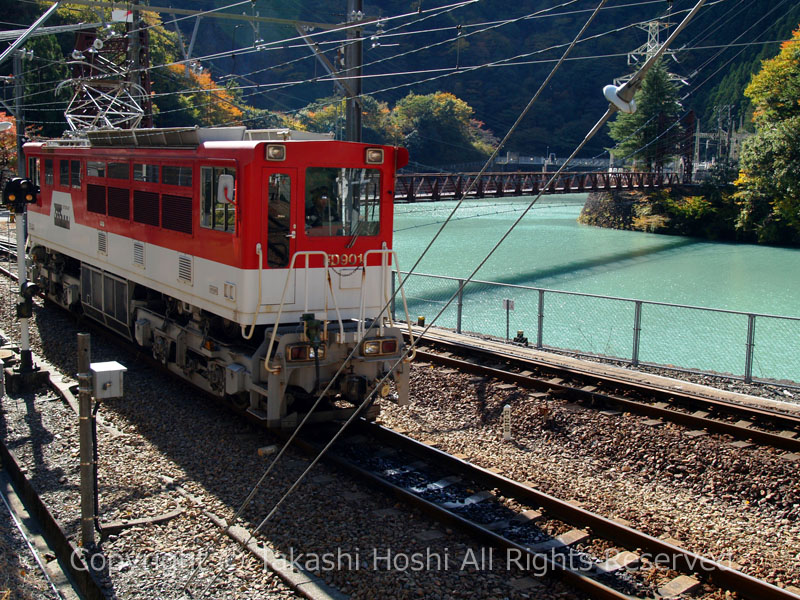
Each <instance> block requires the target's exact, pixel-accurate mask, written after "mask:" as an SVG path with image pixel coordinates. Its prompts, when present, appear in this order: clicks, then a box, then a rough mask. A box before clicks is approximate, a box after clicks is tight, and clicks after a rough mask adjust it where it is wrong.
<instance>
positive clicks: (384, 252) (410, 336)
mask: <svg viewBox="0 0 800 600" xmlns="http://www.w3.org/2000/svg"><path fill="white" fill-rule="evenodd" d="M370 254H380V255H381V277H382V279H383V300H384V302H385V303H387V304H388V303H389V295H388V293H387V290H386V282H387V281H388V277H387V273H386V269H387V268H388V266H389V265H388V264H387V261H386V259H387V258H388V257H389V256H391V257H392V258H394V264H395V266H396V268H397V270H398V271H399V270H400V266H399V261H398V259H397V253H396V252H395V251H394V250H390V249H389V248H381V249H375V250H367V251H366V252H365V253H364V270H363V271H362V273H361V306H360V307H359V312H358V328H359V329H358V334H359V336H358V337H359V340H360V339H361V338H363V337H364V310H365V308H364V305H365V298H364V296H365V295H366V286H365V285H364V280H365V278H366V275H367V257H368V256H369V255H370ZM400 297H401V298H402V299H403V310H404V311H405V313H406V324H407V325H408V339H409V340H410V341H411V348H412V350H411V354H410V355H409V356H406V357H405V359H404V360H405V362H411V361H412V360H414V358H415V357H416V355H417V347H416V346H415V345H414V344H415V342H414V332H413V331H412V330H411V317H410V316H409V313H408V302H407V301H406V290H405V289H404V288H403V287H400ZM389 323H390V324H394V323H393V321H392V311H389ZM379 328H380V329H379V335H383V321H381V322H380V324H379Z"/></svg>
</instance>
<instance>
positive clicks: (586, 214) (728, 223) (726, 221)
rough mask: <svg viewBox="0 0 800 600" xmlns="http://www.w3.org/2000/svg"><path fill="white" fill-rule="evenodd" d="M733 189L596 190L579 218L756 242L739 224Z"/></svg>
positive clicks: (616, 226) (618, 226)
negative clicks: (741, 229) (739, 227)
mask: <svg viewBox="0 0 800 600" xmlns="http://www.w3.org/2000/svg"><path fill="white" fill-rule="evenodd" d="M736 217H737V207H736V203H735V201H734V198H733V194H732V190H729V189H727V188H724V187H716V186H702V187H700V188H697V187H689V186H676V187H673V188H671V189H669V190H655V191H646V192H642V191H615V192H593V193H591V194H589V198H588V199H587V201H586V204H585V206H584V207H583V210H582V211H581V215H580V217H579V218H578V220H579V222H581V223H583V224H585V225H594V226H597V227H610V228H613V229H630V230H634V231H645V232H650V233H665V234H672V235H688V236H693V237H701V238H707V239H711V240H726V241H742V242H753V241H756V240H755V239H750V237H751V236H748V235H747V234H745V233H743V232H742V231H740V230H737V228H736Z"/></svg>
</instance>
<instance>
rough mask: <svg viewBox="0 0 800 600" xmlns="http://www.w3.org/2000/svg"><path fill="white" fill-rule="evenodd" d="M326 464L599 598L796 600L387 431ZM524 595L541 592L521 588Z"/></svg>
mask: <svg viewBox="0 0 800 600" xmlns="http://www.w3.org/2000/svg"><path fill="white" fill-rule="evenodd" d="M315 440H316V441H315V442H311V441H308V438H306V441H304V442H303V444H304V446H305V447H306V449H307V450H309V451H313V450H314V449H315V448H317V447H318V444H319V441H318V440H319V436H316V437H315ZM326 460H327V461H328V462H329V463H331V464H334V465H336V466H337V467H339V468H341V469H343V470H344V471H346V472H347V473H350V474H352V475H355V476H357V477H359V478H361V479H362V480H364V481H366V482H367V483H368V484H369V485H371V486H376V487H378V488H380V489H382V490H384V491H386V492H388V493H391V494H393V495H395V496H396V497H398V498H399V499H401V500H402V501H403V502H406V503H409V504H411V505H413V506H415V507H417V508H420V509H421V510H423V511H424V512H426V513H427V514H429V515H431V516H433V517H434V518H436V519H437V520H439V521H441V522H443V523H445V524H446V525H448V526H453V527H457V528H459V529H462V530H464V531H466V532H467V533H469V534H470V535H472V536H475V537H476V538H477V539H479V540H480V541H481V542H483V543H485V544H488V545H490V546H492V547H494V548H500V549H502V551H503V553H502V555H500V556H499V557H498V560H500V561H502V560H505V561H506V562H507V563H508V564H509V565H510V566H520V565H525V566H526V567H527V568H528V569H529V570H530V571H531V572H534V573H536V575H543V574H553V575H556V576H557V577H559V578H561V579H563V580H564V581H565V583H567V584H568V585H570V586H573V587H575V588H577V589H580V590H582V591H584V592H585V593H587V594H589V595H590V596H591V597H592V598H602V599H630V598H645V597H668V598H671V597H678V596H682V595H684V594H688V593H690V592H692V591H693V590H695V589H696V588H698V587H699V586H701V585H703V584H706V585H708V584H710V585H713V586H714V587H716V588H720V589H722V590H727V591H731V592H735V593H738V594H739V595H740V596H741V597H745V598H753V599H761V598H775V599H776V600H778V599H786V600H797V599H798V596H796V595H795V594H793V593H792V592H790V591H787V590H785V589H781V588H778V587H776V586H773V585H771V584H769V583H767V582H764V581H762V580H759V579H756V578H754V577H751V576H749V575H746V574H744V573H742V572H740V571H738V570H736V569H734V568H731V567H729V566H726V565H724V564H720V563H717V562H714V561H712V560H709V559H707V558H705V557H702V556H700V555H698V554H695V553H692V552H689V551H687V550H684V549H682V548H680V547H678V546H676V545H673V544H671V543H669V542H667V541H664V540H662V539H657V538H654V537H652V536H649V535H646V534H644V533H642V532H640V531H637V530H635V529H632V528H631V527H629V526H627V525H626V524H624V523H622V522H617V521H614V520H610V519H607V518H604V517H602V516H600V515H597V514H595V513H591V512H589V511H586V510H584V509H582V508H580V507H578V506H576V505H574V504H571V503H569V502H565V501H563V500H559V499H557V498H554V497H553V496H550V495H548V494H545V493H543V492H541V491H538V490H536V489H535V488H533V487H532V486H531V485H528V484H524V483H519V482H516V481H513V480H511V479H509V478H507V477H504V476H503V475H501V474H499V473H496V472H493V471H492V470H488V469H484V468H481V467H478V466H476V465H474V464H471V463H469V462H467V461H465V460H462V459H461V458H460V457H458V456H453V455H450V454H447V453H445V452H442V451H440V450H438V449H436V448H434V447H431V446H429V445H426V444H424V443H422V442H419V441H416V440H414V439H412V438H410V437H407V436H405V435H402V434H400V433H397V432H395V431H392V430H390V429H386V428H384V427H381V426H380V425H375V424H371V423H367V422H364V421H361V422H359V423H357V424H356V425H354V427H353V429H352V431H351V432H348V434H347V435H346V437H345V438H343V439H342V440H340V442H338V443H337V445H336V446H334V450H333V451H332V453H331V454H329V455H328V456H327V458H326ZM620 546H621V547H622V549H620V548H619V547H620ZM612 548H613V550H611V549H612ZM598 549H602V550H603V551H602V552H598ZM492 556H494V555H492ZM473 559H474V560H478V559H477V557H473ZM485 559H486V557H485V556H483V557H481V559H480V560H485ZM461 560H462V561H463V560H464V558H461ZM467 560H468V561H469V557H467ZM462 564H463V563H462ZM525 585H530V586H535V585H536V584H535V582H533V581H527V582H526V581H523V582H521V583H520V586H521V587H523V586H525Z"/></svg>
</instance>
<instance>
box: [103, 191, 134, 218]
mask: <svg viewBox="0 0 800 600" xmlns="http://www.w3.org/2000/svg"><path fill="white" fill-rule="evenodd" d="M108 216H109V217H117V218H119V219H130V218H131V196H130V192H129V191H128V190H126V189H124V188H115V187H110V188H108Z"/></svg>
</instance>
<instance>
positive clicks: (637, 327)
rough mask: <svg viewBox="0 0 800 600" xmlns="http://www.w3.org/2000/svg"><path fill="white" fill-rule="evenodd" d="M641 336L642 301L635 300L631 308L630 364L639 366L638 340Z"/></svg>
mask: <svg viewBox="0 0 800 600" xmlns="http://www.w3.org/2000/svg"><path fill="white" fill-rule="evenodd" d="M641 337H642V301H641V300H636V302H635V303H634V310H633V353H632V355H631V364H632V365H633V366H634V367H638V366H639V340H640V339H641Z"/></svg>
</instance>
